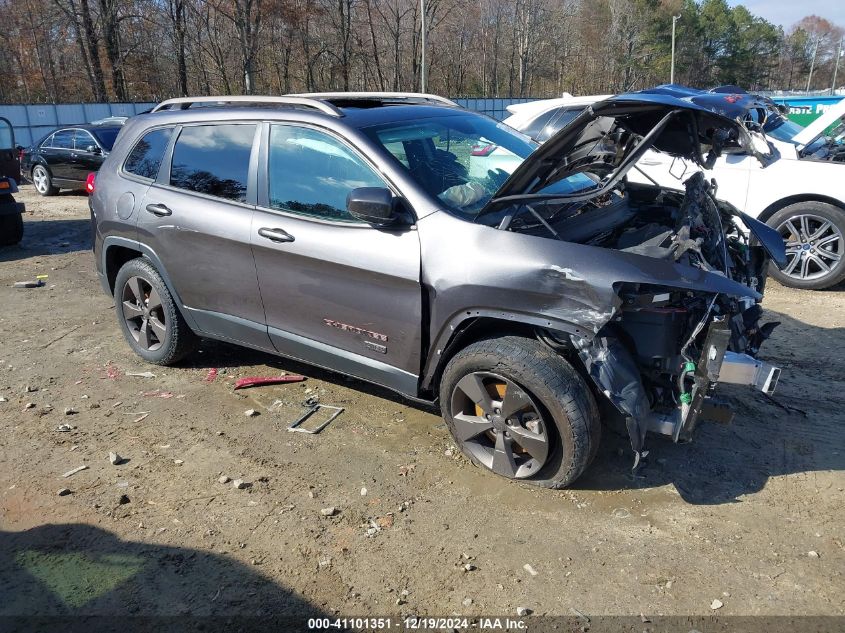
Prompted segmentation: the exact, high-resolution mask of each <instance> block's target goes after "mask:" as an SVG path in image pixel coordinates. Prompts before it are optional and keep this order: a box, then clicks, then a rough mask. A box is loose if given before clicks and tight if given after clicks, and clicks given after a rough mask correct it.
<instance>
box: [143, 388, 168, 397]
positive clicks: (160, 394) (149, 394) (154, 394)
mask: <svg viewBox="0 0 845 633" xmlns="http://www.w3.org/2000/svg"><path fill="white" fill-rule="evenodd" d="M144 395H145V396H146V397H148V398H172V397H173V392H172V391H162V390H161V389H154V390H153V391H145V392H144Z"/></svg>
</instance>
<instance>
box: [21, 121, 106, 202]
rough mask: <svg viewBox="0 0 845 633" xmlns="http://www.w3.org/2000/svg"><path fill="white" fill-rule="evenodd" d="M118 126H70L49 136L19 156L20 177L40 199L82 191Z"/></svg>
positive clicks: (104, 155) (95, 169)
mask: <svg viewBox="0 0 845 633" xmlns="http://www.w3.org/2000/svg"><path fill="white" fill-rule="evenodd" d="M120 129H121V126H120V125H115V124H107V125H93V124H92V125H74V126H68V127H63V128H59V129H58V130H54V131H52V132H50V133H49V134H48V135H47V136H45V137H44V138H42V139H41V140H40V141H38V143H36V144H35V145H32V146H31V147H28V148H26V149H25V150H24V151H23V152H22V154H21V172H22V174H23V177H24V178H26V179H27V180H29V181H31V182H32V183H33V184H34V185H35V189H36V191H38V193H40V194H41V195H42V196H53V195H55V194H57V193H58V192H59V189H83V188H85V180H86V179H87V177H88V174H90V173H91V172H95V171H97V170H98V169H99V168H100V165H102V164H103V161H104V160H105V158H106V156H108V153H109V152H110V151H111V148H112V146H113V145H114V141H115V139H116V138H117V134H118V132H120Z"/></svg>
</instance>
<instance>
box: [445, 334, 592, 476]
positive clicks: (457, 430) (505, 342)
mask: <svg viewBox="0 0 845 633" xmlns="http://www.w3.org/2000/svg"><path fill="white" fill-rule="evenodd" d="M509 394H510V398H509ZM509 400H510V402H509ZM440 407H441V410H442V413H443V418H444V420H445V421H446V425H447V426H448V428H449V431H450V432H451V433H452V436H453V437H454V439H455V442H456V443H457V445H458V447H459V448H460V449H461V451H462V452H463V453H464V455H466V456H467V457H468V458H469V459H470V461H472V463H473V464H475V465H476V466H481V467H484V468H486V469H488V470H492V471H493V472H495V473H496V474H499V475H502V476H504V477H507V478H509V479H516V480H518V481H522V482H524V483H527V484H532V485H534V486H540V487H543V488H564V487H566V486H568V485H570V484H572V482H574V481H575V480H576V479H577V478H578V477H579V476H580V475H581V474H582V473H583V472H584V470H585V469H586V468H587V466H588V465H589V464H590V462H591V461H592V459H593V457H595V454H596V449H597V447H598V443H599V440H600V437H601V424H600V420H599V414H598V407H597V406H596V402H595V400H594V398H593V394H592V392H591V391H590V389H589V388H588V387H587V385H586V383H585V382H584V380H583V378H582V377H581V376H580V375H579V374H578V372H576V371H575V369H574V368H573V367H572V366H571V365H570V364H569V363H568V362H567V361H566V360H565V359H564V358H563V357H561V356H560V355H558V354H556V353H555V352H553V351H552V350H550V349H549V348H548V347H546V346H544V345H542V344H541V343H539V342H538V341H535V340H532V339H527V338H522V337H518V336H505V337H501V338H491V339H484V340H481V341H478V342H476V343H472V344H470V345H468V346H467V347H466V348H464V349H463V350H461V351H460V352H458V353H457V354H456V355H455V356H454V357H453V358H452V359H451V360H450V361H449V363H448V364H447V365H446V369H445V370H444V372H443V377H442V379H441V381H440ZM488 409H489V410H490V414H489V415H488V414H487V413H486V411H487V410H488ZM543 444H545V446H543Z"/></svg>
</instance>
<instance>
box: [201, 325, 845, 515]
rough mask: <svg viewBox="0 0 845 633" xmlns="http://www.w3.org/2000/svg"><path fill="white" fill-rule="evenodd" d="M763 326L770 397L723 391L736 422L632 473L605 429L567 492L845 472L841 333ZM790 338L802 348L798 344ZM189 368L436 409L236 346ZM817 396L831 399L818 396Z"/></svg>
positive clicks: (210, 345) (662, 448)
mask: <svg viewBox="0 0 845 633" xmlns="http://www.w3.org/2000/svg"><path fill="white" fill-rule="evenodd" d="M765 320H767V321H769V320H771V321H774V320H778V321H781V322H782V325H781V326H780V327H779V328H778V329H777V330H775V333H774V336H773V338H772V339H771V340H770V341H767V342H766V344H765V346H764V347H763V352H762V357H763V358H764V359H766V360H768V361H769V362H772V363H774V364H776V365H779V366H781V367H782V368H783V374H782V377H781V382H780V385H779V387H778V392H777V393H776V395H775V398H774V399H771V398H768V397H766V396H764V395H763V394H761V393H759V392H754V391H752V390H751V389H747V388H744V387H740V386H736V385H720V386H719V388H718V392H717V395H719V396H721V397H722V398H724V399H726V400H727V401H728V402H729V403H730V404H731V406H732V408H733V409H734V411H735V412H736V417H735V419H734V422H733V424H732V425H729V426H720V425H717V424H713V423H707V422H705V423H702V424H701V425H699V427H698V430H697V432H696V434H695V437H694V440H693V442H692V443H689V444H673V443H672V442H671V441H669V440H668V439H667V438H663V437H661V436H654V435H650V436H649V437H648V438H647V440H646V441H647V448H648V449H649V450H650V455H649V457H648V459H647V460H646V463H645V466H644V467H643V468H642V469H641V470H640V471H639V473H638V476H636V477H634V476H633V475H632V473H631V465H632V453H631V447H630V442H629V440H628V437H627V435H626V434H625V432H624V430H616V429H614V428H612V427H608V426H605V427H604V429H603V438H602V445H601V448H600V450H599V454H598V456H597V458H596V460H595V462H594V463H593V465H592V466H591V467H590V468H589V469H588V470H587V472H586V473H585V474H584V475H583V476H582V478H581V479H579V480H578V481H576V482H575V484H574V485H573V486H572V487H573V488H574V489H582V490H620V489H648V488H653V487H659V486H663V485H666V484H671V485H673V486H674V487H675V488H676V489H677V491H678V492H679V494H680V495H681V497H682V498H683V499H684V500H685V501H686V502H688V503H691V504H702V505H710V504H722V503H735V502H738V501H739V498H740V497H742V496H743V495H746V494H751V493H754V492H757V491H759V490H762V489H763V488H764V487H765V486H766V483H767V482H768V480H769V478H770V477H773V476H778V475H788V474H796V473H811V472H816V471H824V470H834V471H841V470H845V432H843V431H845V413H843V412H845V394H843V393H841V392H839V391H838V390H837V387H836V385H837V384H839V380H840V377H841V375H842V374H843V373H845V362H843V361H842V360H841V358H839V357H838V356H834V357H833V358H831V355H830V354H829V353H828V351H829V350H830V349H843V348H845V330H843V328H831V329H825V328H819V327H815V326H811V325H808V324H806V323H803V322H801V321H798V320H797V319H794V318H792V317H790V316H787V315H784V314H778V313H773V312H771V311H769V312H768V313H767V316H766V319H765ZM796 340H801V341H804V343H803V344H802V345H801V346H797V347H796V346H795V341H796ZM837 359H838V360H837ZM186 362H187V364H188V366H191V367H195V368H196V367H202V368H205V367H236V366H238V367H239V366H245V365H247V366H248V365H250V364H262V365H269V366H270V367H274V368H278V369H279V370H282V371H288V372H294V373H302V374H305V375H307V376H311V377H314V378H318V379H320V380H324V381H327V382H331V383H335V384H338V385H343V386H346V387H349V388H352V389H356V390H359V391H363V392H365V393H368V394H370V395H372V396H374V397H378V398H382V399H385V400H389V401H391V402H395V403H403V404H406V405H410V406H415V407H416V408H418V409H420V410H423V411H426V412H428V413H434V414H435V415H439V413H438V412H437V410H436V409H435V408H434V407H426V406H424V405H420V404H419V403H414V402H412V401H409V400H407V399H405V398H403V397H402V396H400V395H398V394H395V393H393V392H391V391H389V390H387V389H384V388H381V387H377V386H374V385H370V384H367V383H365V382H362V381H358V380H354V379H351V378H349V377H346V376H343V375H341V374H336V373H332V372H328V371H324V370H320V369H316V368H314V367H310V366H308V365H305V364H302V363H297V362H295V361H290V360H286V359H283V358H279V357H276V356H273V355H271V354H264V353H261V352H255V351H251V350H245V349H242V348H239V347H237V346H234V345H228V344H224V343H216V342H206V343H204V345H203V348H202V351H201V353H199V354H195V355H194V356H193V357H191V358H190V359H188V361H186ZM820 393H827V395H826V397H824V398H821V399H820V398H819V397H818V394H820ZM489 476H490V477H493V475H492V474H491V475H489ZM502 485H509V484H507V482H504V481H503V482H502Z"/></svg>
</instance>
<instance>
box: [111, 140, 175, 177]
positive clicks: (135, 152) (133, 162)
mask: <svg viewBox="0 0 845 633" xmlns="http://www.w3.org/2000/svg"><path fill="white" fill-rule="evenodd" d="M171 134H173V129H172V128H162V129H158V130H152V131H150V132H147V133H146V134H144V136H142V137H141V140H139V141H138V142H137V143H135V147H133V148H132V151H131V152H129V155H128V156H127V157H126V162H124V163H123V171H125V172H127V173H130V174H135V175H136V176H140V177H141V178H149V179H150V180H155V179H156V177H157V176H158V168H159V167H161V161H162V159H163V158H164V152H165V150H166V149H167V144H168V143H170V135H171Z"/></svg>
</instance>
